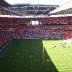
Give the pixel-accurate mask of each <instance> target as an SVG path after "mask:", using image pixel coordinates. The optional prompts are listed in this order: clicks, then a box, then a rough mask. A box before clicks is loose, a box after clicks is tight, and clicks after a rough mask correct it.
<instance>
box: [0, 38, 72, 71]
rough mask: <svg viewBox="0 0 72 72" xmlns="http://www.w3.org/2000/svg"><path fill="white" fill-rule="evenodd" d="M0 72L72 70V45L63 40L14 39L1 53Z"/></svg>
mask: <svg viewBox="0 0 72 72" xmlns="http://www.w3.org/2000/svg"><path fill="white" fill-rule="evenodd" d="M0 72H72V46H71V45H69V44H67V43H65V42H64V41H63V40H44V39H24V40H23V39H22V40H14V41H13V42H12V43H11V44H10V45H9V47H8V48H7V49H6V50H5V51H4V53H3V54H1V55H0Z"/></svg>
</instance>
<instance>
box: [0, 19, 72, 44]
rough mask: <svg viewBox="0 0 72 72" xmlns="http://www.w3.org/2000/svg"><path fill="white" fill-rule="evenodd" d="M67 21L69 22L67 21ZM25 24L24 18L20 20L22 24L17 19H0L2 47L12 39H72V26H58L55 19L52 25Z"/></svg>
mask: <svg viewBox="0 0 72 72" xmlns="http://www.w3.org/2000/svg"><path fill="white" fill-rule="evenodd" d="M2 19H3V21H2ZM52 19H53V18H52ZM65 19H66V18H65ZM68 19H69V18H68ZM19 20H20V18H19ZM22 20H23V22H22ZM40 20H41V19H40ZM44 20H45V19H44ZM46 20H47V19H46ZM41 21H42V20H41ZM65 21H68V20H67V19H66V20H65ZM70 21H71V20H70ZM21 22H22V23H21ZM26 22H27V20H26ZM16 23H17V24H16ZM23 23H24V24H25V19H23V18H22V19H21V20H20V22H17V19H15V18H14V19H13V18H0V45H2V44H4V43H5V42H7V41H9V40H12V39H24V38H29V39H30V38H48V39H67V38H71V37H72V33H71V32H72V25H71V24H68V23H67V24H64V23H63V24H60V23H57V24H56V22H55V20H54V19H53V21H52V23H51V24H47V23H46V24H42V25H29V24H28V25H24V24H23ZM26 24H27V23H26Z"/></svg>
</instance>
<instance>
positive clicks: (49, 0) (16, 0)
mask: <svg viewBox="0 0 72 72" xmlns="http://www.w3.org/2000/svg"><path fill="white" fill-rule="evenodd" d="M5 1H7V2H8V3H10V4H25V3H30V4H49V5H60V6H61V5H63V4H65V3H67V2H69V1H71V0H5Z"/></svg>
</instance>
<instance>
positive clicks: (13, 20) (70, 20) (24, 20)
mask: <svg viewBox="0 0 72 72" xmlns="http://www.w3.org/2000/svg"><path fill="white" fill-rule="evenodd" d="M31 21H38V22H39V24H71V23H72V18H71V17H66V18H65V17H60V18H7V17H0V24H7V25H8V24H12V25H14V24H26V25H29V24H30V23H31Z"/></svg>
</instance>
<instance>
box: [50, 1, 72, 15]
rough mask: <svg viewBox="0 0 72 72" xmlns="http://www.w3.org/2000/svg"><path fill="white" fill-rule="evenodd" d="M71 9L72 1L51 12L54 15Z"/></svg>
mask: <svg viewBox="0 0 72 72" xmlns="http://www.w3.org/2000/svg"><path fill="white" fill-rule="evenodd" d="M69 8H72V0H71V1H69V2H67V3H65V4H64V5H62V6H60V7H58V8H57V9H55V10H53V11H51V12H50V14H53V13H56V12H60V11H63V10H67V9H69Z"/></svg>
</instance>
